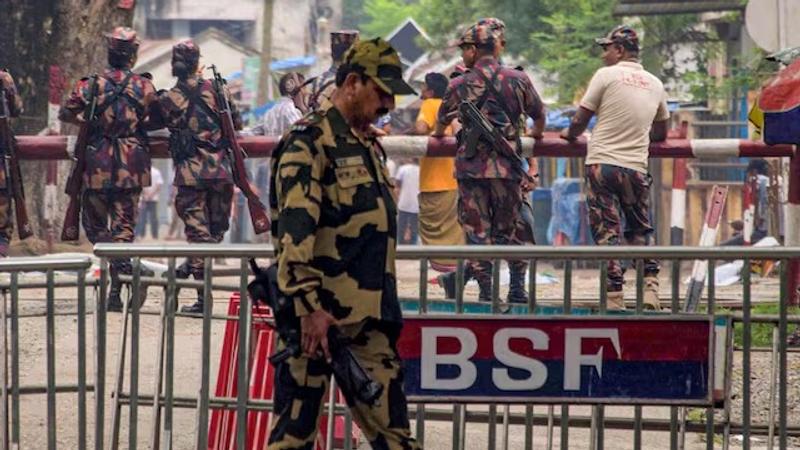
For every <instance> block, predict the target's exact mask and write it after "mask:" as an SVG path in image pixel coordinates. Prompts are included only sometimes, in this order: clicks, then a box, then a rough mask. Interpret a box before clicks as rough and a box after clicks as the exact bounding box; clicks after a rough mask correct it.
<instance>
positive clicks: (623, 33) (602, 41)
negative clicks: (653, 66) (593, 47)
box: [594, 25, 639, 51]
mask: <svg viewBox="0 0 800 450" xmlns="http://www.w3.org/2000/svg"><path fill="white" fill-rule="evenodd" d="M594 42H595V43H596V44H597V45H603V46H605V45H611V44H619V45H621V46H622V47H624V48H625V49H626V50H633V51H638V50H639V36H638V35H637V34H636V30H634V29H633V28H631V27H629V26H627V25H619V26H616V27H614V29H613V30H611V31H609V32H608V34H607V35H605V36H604V37H601V38H596V39H595V40H594Z"/></svg>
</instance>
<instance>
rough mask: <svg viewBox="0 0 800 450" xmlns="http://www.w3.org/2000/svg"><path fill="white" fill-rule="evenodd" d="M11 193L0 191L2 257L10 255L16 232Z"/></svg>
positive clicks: (0, 252)
mask: <svg viewBox="0 0 800 450" xmlns="http://www.w3.org/2000/svg"><path fill="white" fill-rule="evenodd" d="M12 203H13V200H12V198H11V191H10V190H8V189H0V257H3V256H6V255H8V245H9V243H10V242H11V234H12V233H13V232H14V210H13V209H12V208H11V205H12Z"/></svg>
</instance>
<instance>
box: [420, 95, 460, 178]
mask: <svg viewBox="0 0 800 450" xmlns="http://www.w3.org/2000/svg"><path fill="white" fill-rule="evenodd" d="M441 104H442V99H440V98H428V99H425V100H423V101H422V106H421V107H420V109H419V115H418V116H417V122H419V121H423V122H425V123H426V124H427V125H428V128H430V129H431V130H433V129H434V127H435V126H436V114H437V113H438V112H439V106H440V105H441ZM452 134H453V129H452V128H451V127H449V126H448V127H447V129H446V130H445V135H447V136H451V135H452ZM455 161H456V160H455V158H433V157H429V156H424V157H422V158H420V160H419V191H420V192H441V191H454V190H456V189H458V184H457V182H456V178H455V176H454V172H455V170H456V167H455Z"/></svg>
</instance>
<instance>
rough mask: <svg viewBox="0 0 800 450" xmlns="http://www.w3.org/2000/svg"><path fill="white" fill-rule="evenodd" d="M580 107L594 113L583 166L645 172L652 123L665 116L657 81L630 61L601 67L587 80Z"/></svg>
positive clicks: (664, 100)
mask: <svg viewBox="0 0 800 450" xmlns="http://www.w3.org/2000/svg"><path fill="white" fill-rule="evenodd" d="M581 106H582V107H584V108H586V109H589V110H591V111H594V113H595V114H596V115H597V125H595V127H594V130H592V136H591V138H590V139H589V148H588V151H587V154H586V165H589V164H611V165H614V166H621V167H626V168H629V169H634V170H638V171H640V172H645V173H646V172H647V157H648V148H649V146H650V129H651V127H652V124H653V122H654V121H662V120H667V119H669V111H668V110H667V96H666V93H665V92H664V85H663V84H662V83H661V81H660V80H659V79H658V78H656V77H655V76H654V75H653V74H651V73H650V72H647V71H646V70H644V68H643V67H642V65H641V64H638V63H634V62H628V61H623V62H620V63H617V64H616V65H614V66H610V67H603V68H602V69H600V70H598V71H597V72H595V74H594V76H593V77H592V81H591V82H589V87H588V88H587V90H586V94H585V95H584V96H583V99H582V100H581Z"/></svg>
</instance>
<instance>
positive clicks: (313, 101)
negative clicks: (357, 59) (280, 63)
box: [305, 30, 358, 111]
mask: <svg viewBox="0 0 800 450" xmlns="http://www.w3.org/2000/svg"><path fill="white" fill-rule="evenodd" d="M354 42H358V31H356V30H342V31H334V32H332V33H331V58H332V59H333V61H332V63H331V67H329V68H328V70H326V71H325V72H322V74H320V75H318V76H316V77H314V78H311V79H309V80H308V81H306V83H305V84H306V85H307V86H309V87H310V89H309V95H308V101H307V102H306V103H307V105H308V107H309V110H312V111H313V110H315V109H318V108H319V107H320V106H322V104H323V103H324V102H325V100H330V99H331V96H332V95H333V91H335V90H336V70H337V69H338V68H339V66H340V65H341V64H342V58H343V57H344V54H345V52H346V51H347V49H349V48H350V46H351V45H353V43H354Z"/></svg>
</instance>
